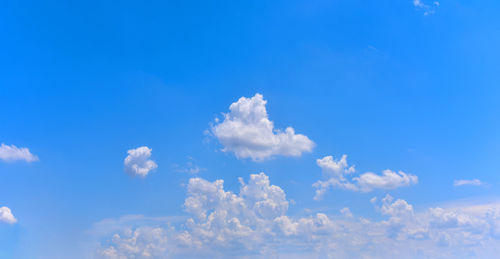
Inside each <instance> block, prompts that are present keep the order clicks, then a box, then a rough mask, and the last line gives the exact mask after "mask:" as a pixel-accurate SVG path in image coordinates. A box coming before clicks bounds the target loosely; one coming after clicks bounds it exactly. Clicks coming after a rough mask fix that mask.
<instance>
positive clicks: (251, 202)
mask: <svg viewBox="0 0 500 259" xmlns="http://www.w3.org/2000/svg"><path fill="white" fill-rule="evenodd" d="M240 182H241V187H240V191H239V193H238V194H236V193H233V192H231V191H226V190H224V186H223V183H224V182H223V181H222V180H216V181H213V182H210V181H206V180H204V179H201V178H192V179H191V180H190V181H189V184H188V187H187V189H188V192H187V198H186V200H185V208H186V211H187V212H188V213H189V214H190V215H191V217H190V218H189V219H188V220H187V221H186V222H185V223H184V224H180V225H178V226H176V227H173V226H170V225H167V224H164V225H162V226H158V225H156V226H141V227H136V228H134V229H131V228H125V229H124V230H123V231H121V232H120V233H118V234H115V235H113V236H112V237H111V238H110V239H108V241H107V242H104V243H103V244H102V246H101V248H100V249H99V254H100V256H102V257H105V258H148V257H151V258H203V257H204V258H206V257H210V258H219V257H244V258H276V257H284V258H303V257H307V256H312V257H320V258H330V257H333V258H416V257H418V258H420V257H423V258H463V257H464V256H465V257H477V258H494V257H495V256H496V255H498V249H499V247H500V207H498V204H497V205H485V206H483V207H485V208H488V209H487V210H483V211H482V212H481V213H477V212H476V213H475V214H471V213H469V212H468V210H467V209H466V208H463V207H456V208H446V209H444V208H440V207H434V208H429V209H423V210H422V211H415V209H414V207H413V206H412V205H411V204H409V203H408V202H407V201H405V200H403V199H394V198H393V197H391V196H389V195H387V196H385V197H384V198H382V199H380V201H378V199H372V202H373V203H374V205H375V208H376V209H377V210H378V211H379V212H380V214H381V216H382V217H383V218H382V219H381V220H378V221H377V220H371V219H367V218H362V217H358V216H355V215H353V214H352V212H351V211H350V210H349V209H348V208H343V209H341V213H342V214H343V215H326V214H323V213H317V214H314V215H312V214H311V215H306V216H303V217H293V216H290V215H287V210H288V207H289V202H288V201H287V199H286V194H285V192H284V191H283V190H282V189H281V188H280V187H278V186H275V185H271V184H270V182H269V178H268V177H267V176H266V175H265V174H263V173H260V174H254V175H251V176H250V180H249V182H248V183H245V182H243V181H242V180H241V179H240Z"/></svg>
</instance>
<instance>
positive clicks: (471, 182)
mask: <svg viewBox="0 0 500 259" xmlns="http://www.w3.org/2000/svg"><path fill="white" fill-rule="evenodd" d="M481 184H483V183H482V182H481V181H479V180H478V179H473V180H455V181H453V186H462V185H476V186H479V185H481Z"/></svg>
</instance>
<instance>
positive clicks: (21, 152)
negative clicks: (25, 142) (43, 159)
mask: <svg viewBox="0 0 500 259" xmlns="http://www.w3.org/2000/svg"><path fill="white" fill-rule="evenodd" d="M0 160H3V161H5V162H14V161H20V160H24V161H26V162H28V163H31V162H36V161H39V159H38V156H36V155H33V154H32V153H31V152H30V150H29V149H28V148H25V147H21V148H19V147H16V146H14V145H10V146H9V145H5V144H4V143H2V145H0Z"/></svg>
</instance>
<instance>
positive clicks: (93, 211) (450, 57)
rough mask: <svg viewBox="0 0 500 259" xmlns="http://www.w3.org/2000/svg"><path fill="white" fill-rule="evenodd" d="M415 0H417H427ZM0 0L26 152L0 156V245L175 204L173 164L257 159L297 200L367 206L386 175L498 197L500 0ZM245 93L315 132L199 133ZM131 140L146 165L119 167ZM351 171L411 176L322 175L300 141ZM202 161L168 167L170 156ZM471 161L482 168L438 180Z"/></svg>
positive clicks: (233, 176)
mask: <svg viewBox="0 0 500 259" xmlns="http://www.w3.org/2000/svg"><path fill="white" fill-rule="evenodd" d="M425 3H426V4H432V3H430V1H429V3H427V2H425ZM432 8H433V12H432V13H429V14H425V10H423V9H422V8H418V7H416V6H414V4H413V2H412V1H411V0H405V1H389V0H384V1H359V0H355V1H352V0H350V1H347V0H338V1H337V0H336V1H323V0H319V1H219V2H216V3H214V2H206V1H179V2H174V1H150V2H147V3H144V2H142V3H138V2H134V1H123V2H120V3H112V2H107V1H104V2H102V1H84V2H72V1H44V2H37V1H6V2H5V3H3V7H2V8H1V10H0V32H1V35H2V40H1V41H0V97H1V101H0V118H1V122H0V143H5V144H6V145H16V146H17V147H27V148H29V150H30V151H31V152H32V153H33V154H35V155H37V156H38V157H39V160H40V161H37V162H32V163H26V162H22V161H18V162H2V161H0V179H1V183H2V188H0V207H1V206H7V207H9V208H10V209H11V210H12V212H13V214H14V216H15V217H16V219H17V220H18V222H17V223H16V224H1V223H0V257H2V258H64V255H67V254H68V253H77V254H83V253H85V252H88V251H84V250H85V249H87V246H86V245H83V244H84V243H86V242H87V239H88V235H89V234H88V232H89V231H90V230H91V229H92V228H93V224H95V223H96V222H100V221H101V220H103V219H110V218H120V217H122V216H125V215H138V214H140V215H146V216H148V217H168V216H185V215H186V213H185V211H184V210H183V204H184V198H185V196H186V187H185V186H186V184H187V182H188V179H189V178H191V177H193V176H197V177H201V178H204V179H207V180H210V181H213V180H216V179H223V180H224V185H225V187H226V189H229V190H233V191H237V190H238V186H239V183H238V177H242V178H243V179H245V181H247V180H248V177H249V175H250V174H253V173H258V172H265V173H266V174H267V175H268V176H269V177H270V180H271V183H272V184H275V185H278V186H280V187H281V188H283V190H284V191H285V192H286V195H287V198H288V199H292V200H293V201H294V202H295V204H294V205H291V206H290V209H289V211H290V214H291V215H301V213H302V212H303V210H304V209H310V210H317V211H323V212H325V213H326V212H332V213H337V211H338V210H339V209H341V208H343V207H350V209H351V211H352V212H353V213H355V214H360V215H366V216H372V217H377V215H375V212H374V211H373V209H372V207H373V206H372V205H371V204H370V202H369V199H370V198H372V197H374V196H378V197H381V196H384V195H385V194H387V193H390V194H391V195H392V196H394V197H398V198H402V199H405V200H407V201H409V202H411V203H412V204H413V205H414V206H415V208H416V209H418V208H427V207H429V206H434V205H438V204H447V203H453V202H456V201H464V202H468V203H475V202H476V201H485V200H488V201H495V202H497V201H499V200H500V188H498V185H499V184H500V174H499V172H500V164H499V163H498V156H499V153H500V137H499V136H500V135H499V134H498V132H500V120H499V114H500V102H499V100H500V98H499V97H500V87H499V82H500V80H499V79H500V73H499V72H500V71H499V70H500V62H499V60H500V52H499V50H498V46H499V45H500V19H499V18H498V11H499V10H500V2H498V1H490V0H488V1H473V2H471V1H462V0H449V1H440V5H439V6H438V7H432ZM256 93H260V94H262V95H263V96H264V99H265V100H267V101H268V102H267V106H266V107H267V111H268V113H269V119H270V120H272V121H273V122H274V123H275V127H276V128H279V129H284V128H286V127H288V126H291V127H293V128H294V129H295V131H296V133H300V134H304V135H306V136H307V137H309V138H310V139H311V140H312V141H314V143H315V144H316V146H315V148H314V149H313V151H312V152H310V153H309V152H306V153H304V154H303V155H301V156H300V157H284V156H276V157H274V158H272V159H268V160H265V161H262V162H254V161H252V160H251V159H238V158H236V157H235V155H234V154H232V153H230V152H222V151H221V148H222V146H221V144H220V143H219V142H218V141H217V139H216V138H214V137H213V136H209V135H207V134H205V131H206V130H209V129H210V125H211V123H213V122H214V119H215V118H216V117H219V118H221V114H222V113H226V112H228V111H229V105H230V104H231V103H233V102H236V101H237V100H238V99H239V98H240V97H252V96H254V95H255V94H256ZM140 146H147V147H149V148H152V159H153V160H154V161H155V162H156V163H157V164H158V168H157V169H155V170H154V171H153V172H151V173H150V174H149V175H148V176H147V177H146V178H144V179H141V178H137V177H130V176H128V175H127V174H125V173H124V169H123V160H124V158H125V157H126V156H127V150H129V149H133V148H137V147H140ZM342 154H347V155H348V161H349V163H350V164H353V165H356V169H357V170H358V171H359V172H368V171H370V172H374V173H380V172H381V171H382V170H384V169H391V170H396V171H397V170H402V171H404V172H407V173H411V174H415V175H417V176H418V184H415V185H411V186H407V187H402V188H398V189H394V190H375V191H373V192H367V193H364V192H349V191H346V190H338V189H336V190H330V191H329V192H327V193H326V194H325V196H324V198H323V199H322V200H319V201H316V200H314V199H313V197H314V189H313V187H312V185H313V183H314V182H316V181H317V180H318V179H320V178H321V169H320V168H319V167H318V166H317V165H316V159H318V158H322V157H324V156H327V155H333V156H334V157H335V158H339V157H340V156H341V155H342ZM188 162H191V163H193V164H195V165H197V166H199V167H200V168H202V170H200V172H199V173H197V174H195V175H193V174H188V173H185V172H181V171H182V170H180V169H179V168H184V167H185V166H186V163H188ZM460 179H466V180H472V179H479V180H480V181H481V182H482V183H483V184H482V185H480V186H459V187H457V186H453V181H454V180H460Z"/></svg>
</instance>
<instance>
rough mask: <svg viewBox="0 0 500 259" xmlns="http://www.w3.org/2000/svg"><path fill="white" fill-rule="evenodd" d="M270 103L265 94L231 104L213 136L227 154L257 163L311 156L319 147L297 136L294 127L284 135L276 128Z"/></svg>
mask: <svg viewBox="0 0 500 259" xmlns="http://www.w3.org/2000/svg"><path fill="white" fill-rule="evenodd" d="M266 103H267V101H265V100H264V99H263V96H262V95H261V94H256V95H255V96H254V97H252V98H245V97H241V98H240V99H239V100H238V101H237V102H235V103H232V104H231V106H230V107H229V110H230V112H229V113H227V114H224V120H223V121H222V122H218V121H216V124H215V125H213V126H212V128H211V131H212V134H213V135H214V136H215V137H216V138H217V139H218V140H219V142H220V143H221V144H222V145H223V146H224V148H223V151H224V152H233V153H234V154H235V155H236V157H238V158H251V159H252V160H254V161H261V160H264V159H267V158H270V157H273V156H276V155H282V156H300V155H301V154H302V153H303V152H311V151H312V149H313V147H314V145H315V144H314V142H312V141H311V140H310V139H309V138H308V137H307V136H305V135H302V134H296V133H295V130H294V129H293V128H292V127H288V128H286V129H285V130H284V131H283V130H280V129H275V128H274V123H273V122H272V121H270V120H269V117H268V114H267V110H266Z"/></svg>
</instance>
